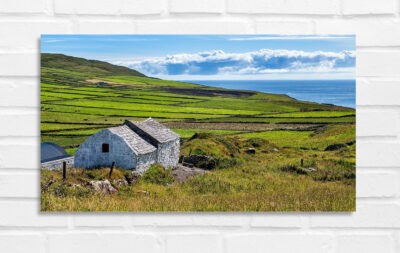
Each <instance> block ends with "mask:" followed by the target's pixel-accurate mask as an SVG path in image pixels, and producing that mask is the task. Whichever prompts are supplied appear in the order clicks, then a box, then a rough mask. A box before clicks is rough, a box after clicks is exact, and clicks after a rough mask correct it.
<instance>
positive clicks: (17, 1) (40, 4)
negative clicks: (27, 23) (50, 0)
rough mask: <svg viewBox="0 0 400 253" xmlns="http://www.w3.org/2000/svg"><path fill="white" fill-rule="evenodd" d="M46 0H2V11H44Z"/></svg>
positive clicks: (0, 11)
mask: <svg viewBox="0 0 400 253" xmlns="http://www.w3.org/2000/svg"><path fill="white" fill-rule="evenodd" d="M45 11H46V0H1V3H0V13H24V14H25V13H26V14H29V13H44V12H45Z"/></svg>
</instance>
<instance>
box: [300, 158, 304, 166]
mask: <svg viewBox="0 0 400 253" xmlns="http://www.w3.org/2000/svg"><path fill="white" fill-rule="evenodd" d="M303 165H304V160H303V158H301V160H300V166H301V167H303Z"/></svg>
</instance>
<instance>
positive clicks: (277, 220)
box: [250, 213, 302, 228]
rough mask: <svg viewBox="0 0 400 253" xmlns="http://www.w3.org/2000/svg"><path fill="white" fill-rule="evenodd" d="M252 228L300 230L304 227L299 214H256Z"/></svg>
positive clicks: (251, 224) (252, 221) (252, 220)
mask: <svg viewBox="0 0 400 253" xmlns="http://www.w3.org/2000/svg"><path fill="white" fill-rule="evenodd" d="M250 226H251V227H267V228H268V227H269V228H280V227H284V228H300V227H301V226H302V221H301V216H299V215H298V214H281V213H279V214H277V213H271V214H268V215H265V214H254V215H253V217H252V219H251V223H250Z"/></svg>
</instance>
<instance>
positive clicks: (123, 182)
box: [113, 178, 129, 186]
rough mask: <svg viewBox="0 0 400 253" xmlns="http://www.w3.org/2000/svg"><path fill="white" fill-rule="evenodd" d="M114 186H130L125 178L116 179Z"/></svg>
mask: <svg viewBox="0 0 400 253" xmlns="http://www.w3.org/2000/svg"><path fill="white" fill-rule="evenodd" d="M113 183H114V185H117V186H128V185H129V184H128V181H127V180H126V179H124V178H120V179H114V181H113Z"/></svg>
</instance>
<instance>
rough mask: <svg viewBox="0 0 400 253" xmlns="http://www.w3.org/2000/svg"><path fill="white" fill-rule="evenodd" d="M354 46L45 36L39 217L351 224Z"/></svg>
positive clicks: (273, 38) (309, 39) (283, 38)
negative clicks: (198, 217) (257, 217)
mask: <svg viewBox="0 0 400 253" xmlns="http://www.w3.org/2000/svg"><path fill="white" fill-rule="evenodd" d="M355 64H356V54H355V36H354V35H42V36H41V80H40V89H41V106H40V110H41V123H40V130H41V176H40V181H41V197H40V200H41V211H42V212H161V211H165V212H194V211H206V212H210V211H219V212H221V211H223V212H267V211H271V212H272V211H276V212H283V211H290V212H352V211H355V209H356V190H355V179H356V166H355V165H356V135H355V129H356V125H355V124H356V120H355V119H356V110H355V108H356V106H355Z"/></svg>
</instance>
